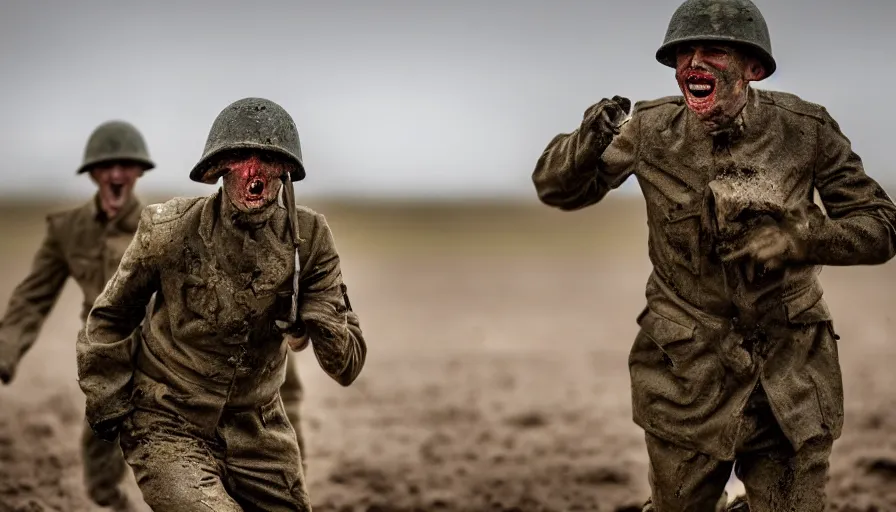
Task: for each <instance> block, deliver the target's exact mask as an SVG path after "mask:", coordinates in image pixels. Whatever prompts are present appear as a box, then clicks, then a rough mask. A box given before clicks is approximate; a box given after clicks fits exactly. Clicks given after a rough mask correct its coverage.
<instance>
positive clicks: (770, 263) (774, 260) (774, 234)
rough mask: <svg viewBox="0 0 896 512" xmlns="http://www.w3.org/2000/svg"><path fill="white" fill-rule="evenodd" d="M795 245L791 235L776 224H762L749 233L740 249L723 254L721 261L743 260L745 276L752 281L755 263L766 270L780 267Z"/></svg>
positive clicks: (792, 253) (786, 260) (788, 257)
mask: <svg viewBox="0 0 896 512" xmlns="http://www.w3.org/2000/svg"><path fill="white" fill-rule="evenodd" d="M795 245H796V244H795V242H794V240H793V237H791V236H790V234H789V233H787V232H786V231H784V230H782V229H781V228H779V227H778V226H776V225H771V226H763V227H761V228H759V229H757V230H756V231H755V232H753V233H751V234H750V235H749V238H748V239H747V241H746V243H744V245H743V246H742V247H741V248H740V249H737V250H734V251H732V252H730V253H728V254H726V255H724V256H723V257H722V261H724V262H726V263H732V262H736V261H741V260H745V262H746V264H747V276H746V277H747V280H748V281H752V280H753V277H754V275H755V267H756V266H757V265H758V266H760V267H762V268H763V269H765V270H766V271H771V270H777V269H779V268H782V267H783V266H784V265H785V264H786V263H787V262H788V261H789V260H790V259H791V257H792V256H793V255H794V253H795V252H796V248H795Z"/></svg>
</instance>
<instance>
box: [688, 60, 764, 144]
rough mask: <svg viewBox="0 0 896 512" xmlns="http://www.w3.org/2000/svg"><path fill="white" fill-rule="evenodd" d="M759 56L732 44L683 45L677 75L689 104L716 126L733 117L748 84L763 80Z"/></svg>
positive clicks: (701, 117) (739, 107)
mask: <svg viewBox="0 0 896 512" xmlns="http://www.w3.org/2000/svg"><path fill="white" fill-rule="evenodd" d="M764 73H765V72H764V70H763V69H762V66H761V65H760V64H759V62H758V60H756V59H755V58H753V57H751V56H749V55H748V54H747V53H746V52H743V51H741V50H740V49H739V48H736V47H734V46H729V45H712V44H706V45H702V44H695V45H681V46H680V47H679V48H678V50H677V62H676V68H675V79H676V81H677V82H678V87H679V88H680V89H681V93H682V94H683V95H684V98H685V101H686V102H687V105H688V108H689V109H690V110H691V111H692V112H693V113H694V114H696V115H697V117H698V118H699V119H700V120H701V121H703V122H704V123H706V124H708V125H710V126H711V127H713V128H715V127H717V126H718V125H720V124H724V123H725V122H726V121H728V120H730V119H732V118H734V116H736V115H737V113H738V112H739V111H740V109H741V107H743V105H744V104H745V102H746V90H747V84H748V83H749V82H750V81H753V80H760V79H761V78H762V77H763V76H764Z"/></svg>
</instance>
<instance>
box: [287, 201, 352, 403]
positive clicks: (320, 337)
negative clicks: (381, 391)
mask: <svg viewBox="0 0 896 512" xmlns="http://www.w3.org/2000/svg"><path fill="white" fill-rule="evenodd" d="M306 239H307V241H308V243H310V247H311V253H310V254H309V257H308V260H307V263H306V264H305V269H304V271H303V274H304V275H303V276H302V279H301V282H300V286H301V290H302V295H301V304H300V306H299V317H300V319H301V320H302V322H304V324H305V326H306V327H307V329H308V335H309V336H310V338H311V346H312V348H313V350H314V354H315V355H316V356H317V361H318V363H319V364H320V367H321V368H323V370H324V371H325V372H327V375H329V376H330V377H332V378H333V379H334V380H335V381H336V382H338V383H339V384H341V385H343V386H348V385H350V384H351V383H352V382H354V380H355V379H356V378H357V377H358V374H359V373H361V368H362V367H363V366H364V361H365V358H366V357H367V344H366V342H365V341H364V336H363V334H362V333H361V325H360V322H359V319H358V315H357V314H355V312H354V311H352V310H351V308H350V303H349V301H348V296H347V294H346V287H345V285H344V284H343V282H342V269H341V268H340V265H339V254H338V253H337V252H336V245H335V243H334V241H333V234H332V232H331V231H330V227H329V225H327V221H326V219H325V218H324V216H323V215H320V214H315V219H314V225H313V228H312V232H311V233H310V236H309V237H306Z"/></svg>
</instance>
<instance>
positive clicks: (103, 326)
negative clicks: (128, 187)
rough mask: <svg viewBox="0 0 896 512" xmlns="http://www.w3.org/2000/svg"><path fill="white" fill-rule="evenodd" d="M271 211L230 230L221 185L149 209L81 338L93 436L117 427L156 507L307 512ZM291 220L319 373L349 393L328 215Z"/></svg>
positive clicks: (279, 253)
mask: <svg viewBox="0 0 896 512" xmlns="http://www.w3.org/2000/svg"><path fill="white" fill-rule="evenodd" d="M274 206H275V207H276V208H277V211H276V212H274V214H273V216H272V217H271V218H270V219H269V220H268V221H266V222H264V223H263V224H262V225H260V226H235V225H234V224H233V222H232V220H231V218H232V216H231V213H232V212H231V211H230V210H232V208H233V207H232V205H231V203H230V201H229V200H227V197H226V195H225V194H224V192H223V191H222V190H219V192H218V193H217V194H215V195H213V196H211V197H205V198H177V199H173V200H171V201H168V202H166V203H164V204H158V205H153V206H149V207H147V208H146V209H145V210H144V211H143V214H142V217H141V219H140V224H139V227H138V230H137V234H136V236H135V239H134V243H133V244H132V245H131V246H130V247H129V248H128V250H127V252H126V253H125V255H124V258H123V259H122V262H121V265H120V267H119V269H118V271H117V273H116V274H115V275H114V276H113V278H112V280H111V281H110V282H109V285H108V286H107V287H106V289H105V291H104V292H103V294H102V295H100V297H99V298H98V299H97V302H96V305H95V306H94V308H93V310H92V312H91V313H90V316H89V317H88V320H87V327H86V330H85V334H86V336H81V337H80V338H79V344H78V370H79V375H80V378H81V380H80V384H81V387H82V389H83V390H84V392H85V394H86V395H87V419H88V421H89V423H90V424H91V425H92V426H93V427H94V428H95V429H96V430H98V431H103V430H105V428H106V427H105V425H108V424H115V423H117V422H120V421H121V420H122V419H123V420H124V422H123V424H122V426H121V446H122V448H123V450H124V453H125V456H126V457H127V461H128V463H129V464H130V466H131V467H132V468H133V469H134V472H135V474H136V477H137V481H138V484H139V485H140V488H141V490H142V492H143V495H144V499H145V500H146V501H147V503H149V504H150V506H152V507H153V508H154V510H159V511H169V510H170V511H175V510H176V511H184V512H188V511H190V510H215V511H221V512H226V511H238V510H264V511H270V512H276V511H296V510H309V509H310V505H309V501H308V495H307V491H306V488H305V481H304V475H303V472H302V469H301V465H300V458H301V456H300V454H299V451H298V449H297V446H296V443H295V439H294V438H293V436H294V432H293V429H292V427H291V426H290V424H289V421H288V419H287V414H286V411H285V410H284V408H283V402H282V401H281V396H280V393H279V389H280V386H281V384H282V383H283V382H284V378H285V376H284V371H285V368H286V361H287V358H286V350H287V347H286V344H285V343H284V338H283V334H282V333H281V332H280V331H278V330H277V328H276V327H275V324H274V321H275V320H277V319H279V318H283V316H284V311H285V310H286V308H288V307H289V304H290V291H291V283H292V276H293V272H294V265H293V252H292V245H291V243H290V242H289V231H288V227H287V215H286V210H285V208H282V207H279V206H277V205H274ZM298 220H299V226H298V232H299V235H300V237H301V240H302V243H301V245H300V264H301V272H300V285H301V297H300V303H299V304H300V308H299V317H300V318H301V320H302V321H303V322H304V323H305V324H306V325H307V327H308V332H309V333H310V336H311V339H312V347H313V350H314V352H315V354H316V356H317V358H318V361H319V363H320V366H321V367H322V368H323V369H324V370H325V371H326V372H327V373H328V374H329V375H330V376H331V377H333V378H334V379H335V380H337V381H338V382H340V383H341V384H343V385H348V384H350V383H351V382H352V381H353V380H354V379H355V378H356V377H357V375H358V373H359V372H360V370H361V367H362V365H363V363H364V359H365V355H366V345H365V343H364V340H363V338H362V335H361V331H360V327H359V324H358V318H357V316H356V315H355V313H354V312H352V311H351V310H350V309H348V307H347V306H346V301H345V297H344V294H345V287H344V285H343V282H342V274H341V270H340V265H339V256H338V254H337V252H336V249H335V246H334V244H333V238H332V235H331V232H330V229H329V227H328V225H327V223H326V220H325V219H324V217H323V216H322V215H320V214H317V213H315V212H313V211H311V210H309V209H306V208H299V209H298ZM153 293H155V294H156V295H155V299H154V303H153V309H152V311H151V312H150V313H149V316H148V317H147V320H148V321H147V322H145V323H144V328H143V331H142V341H141V342H140V343H139V344H135V343H134V342H133V339H132V338H130V337H128V333H129V332H130V331H131V330H132V329H134V327H136V326H137V325H138V324H139V323H140V321H141V319H142V318H143V312H144V307H145V305H146V304H147V303H148V302H149V300H150V296H151V295H152V294H153Z"/></svg>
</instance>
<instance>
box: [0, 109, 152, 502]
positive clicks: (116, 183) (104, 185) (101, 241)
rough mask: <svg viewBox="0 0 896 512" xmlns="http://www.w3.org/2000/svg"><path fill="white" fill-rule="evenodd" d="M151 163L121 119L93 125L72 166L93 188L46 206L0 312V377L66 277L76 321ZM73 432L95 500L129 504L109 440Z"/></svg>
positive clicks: (98, 283) (10, 370) (134, 211)
mask: <svg viewBox="0 0 896 512" xmlns="http://www.w3.org/2000/svg"><path fill="white" fill-rule="evenodd" d="M154 167H155V164H154V163H153V161H152V160H151V159H150V157H149V153H148V151H147V148H146V144H145V141H144V139H143V136H142V135H141V134H140V132H139V131H138V130H137V129H136V128H135V127H134V126H133V125H131V124H129V123H126V122H124V121H108V122H106V123H103V124H101V125H100V126H98V127H97V128H96V129H95V130H94V131H93V133H92V134H91V135H90V138H89V139H88V140H87V145H86V147H85V149H84V159H83V162H82V164H81V167H80V168H79V169H78V171H77V174H84V173H86V174H89V175H90V178H91V179H92V180H93V182H94V183H95V184H96V185H97V188H98V191H97V193H96V194H95V195H94V197H93V198H92V199H91V200H90V201H88V202H87V203H86V204H84V205H82V206H80V207H78V208H74V209H72V210H68V211H63V212H59V213H53V214H50V215H49V216H48V217H47V232H46V235H45V236H44V240H43V243H42V244H41V246H40V249H39V250H38V252H37V254H36V255H35V257H34V262H33V264H32V267H31V272H30V273H29V274H28V276H27V277H26V278H25V280H24V281H22V282H21V284H19V285H18V287H16V289H15V290H14V291H13V294H12V297H11V298H10V300H9V306H8V307H7V309H6V315H5V316H4V317H3V319H2V320H0V380H2V381H3V383H4V384H8V383H9V382H10V381H12V379H13V377H14V376H15V371H16V367H17V366H18V363H19V361H20V360H21V358H22V357H23V356H24V354H25V353H26V352H27V351H28V350H29V349H30V348H31V346H32V345H33V344H34V342H35V341H36V340H37V337H38V335H39V334H40V331H41V328H42V327H43V325H44V322H45V321H46V319H47V316H48V315H49V313H50V311H51V310H52V309H53V306H54V305H55V304H56V301H57V300H58V298H59V295H60V293H61V292H62V289H63V287H64V285H65V283H66V281H67V280H68V278H69V277H72V278H74V280H75V281H76V282H77V283H78V286H80V288H81V291H82V293H83V294H84V303H83V308H82V310H81V321H82V322H84V321H85V320H86V318H87V314H88V313H89V312H90V308H91V307H92V306H93V303H94V300H95V299H96V297H97V296H98V295H99V294H100V292H101V291H102V290H103V286H105V284H106V282H107V281H108V279H109V278H110V277H111V276H112V274H113V273H114V272H115V269H116V268H118V262H119V261H120V260H121V256H122V254H124V251H125V249H126V248H127V246H128V244H129V243H130V241H131V239H132V237H133V236H134V231H135V230H136V229H137V221H138V219H139V216H140V211H141V210H142V207H141V206H140V202H139V200H138V199H137V198H136V197H135V195H134V187H135V185H136V182H137V180H138V179H139V178H140V177H141V176H143V173H144V172H145V171H148V170H150V169H152V168H154ZM83 432H84V434H83V436H82V438H81V451H82V453H81V455H82V462H83V464H84V480H85V484H86V486H87V493H88V495H89V496H90V498H91V499H92V500H93V501H94V503H96V504H97V505H99V506H101V507H110V508H112V509H113V510H121V511H125V510H136V509H135V508H133V507H134V505H133V504H132V503H131V501H130V500H129V499H128V497H127V494H126V493H125V492H123V490H122V489H121V488H120V484H121V482H122V480H123V479H124V478H125V475H126V474H127V465H126V464H125V461H124V458H123V456H122V454H121V449H120V448H119V447H118V445H117V444H113V443H109V442H105V441H103V440H101V439H100V438H98V437H96V436H95V435H94V433H93V431H92V430H91V429H90V428H89V427H88V426H87V425H86V424H85V425H84V431H83Z"/></svg>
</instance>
